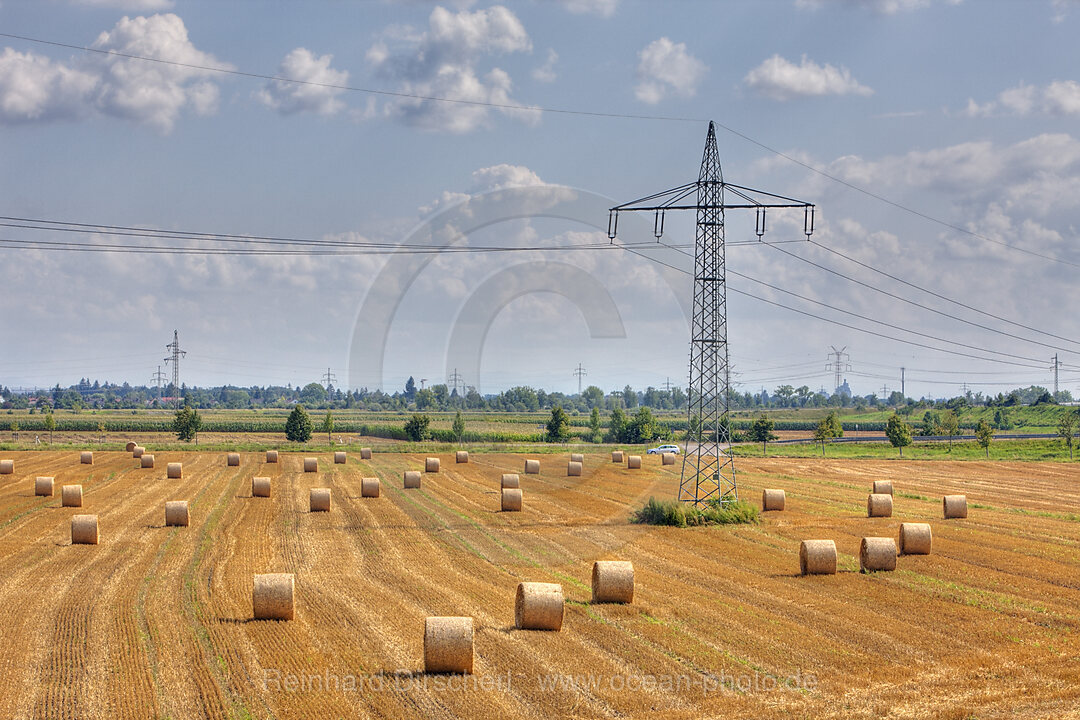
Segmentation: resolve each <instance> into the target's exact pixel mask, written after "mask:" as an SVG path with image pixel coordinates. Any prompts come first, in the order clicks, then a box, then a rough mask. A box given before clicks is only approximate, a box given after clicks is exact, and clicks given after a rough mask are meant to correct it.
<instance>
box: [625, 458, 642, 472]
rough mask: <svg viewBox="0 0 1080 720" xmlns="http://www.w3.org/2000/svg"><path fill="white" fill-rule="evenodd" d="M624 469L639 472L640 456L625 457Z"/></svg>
mask: <svg viewBox="0 0 1080 720" xmlns="http://www.w3.org/2000/svg"><path fill="white" fill-rule="evenodd" d="M626 467H627V468H628V469H630V470H640V469H641V456H640V455H630V456H629V457H627V458H626Z"/></svg>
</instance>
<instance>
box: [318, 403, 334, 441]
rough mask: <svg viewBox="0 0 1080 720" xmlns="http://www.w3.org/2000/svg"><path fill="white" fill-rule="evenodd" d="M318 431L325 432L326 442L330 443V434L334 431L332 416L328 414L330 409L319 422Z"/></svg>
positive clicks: (331, 439)
mask: <svg viewBox="0 0 1080 720" xmlns="http://www.w3.org/2000/svg"><path fill="white" fill-rule="evenodd" d="M319 432H324V433H326V444H327V445H330V444H332V443H333V442H334V440H333V438H331V437H330V434H331V433H332V432H334V416H333V415H332V414H330V411H329V410H327V411H326V415H325V416H324V417H323V419H322V423H320V424H319Z"/></svg>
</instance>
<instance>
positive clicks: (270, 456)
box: [266, 450, 278, 464]
mask: <svg viewBox="0 0 1080 720" xmlns="http://www.w3.org/2000/svg"><path fill="white" fill-rule="evenodd" d="M277 459H278V451H277V450H267V451H266V462H268V463H270V464H273V463H276V462H277Z"/></svg>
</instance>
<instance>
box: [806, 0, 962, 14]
mask: <svg viewBox="0 0 1080 720" xmlns="http://www.w3.org/2000/svg"><path fill="white" fill-rule="evenodd" d="M961 2H963V0H945V4H947V5H959V4H960V3H961ZM830 3H831V4H843V5H855V6H859V7H865V8H869V9H871V10H873V11H874V12H877V13H880V14H881V15H896V14H897V13H901V12H909V11H912V10H921V9H923V8H926V7H930V6H931V5H933V0H795V7H798V8H804V9H810V10H817V9H818V8H821V7H824V6H825V5H828V4H830Z"/></svg>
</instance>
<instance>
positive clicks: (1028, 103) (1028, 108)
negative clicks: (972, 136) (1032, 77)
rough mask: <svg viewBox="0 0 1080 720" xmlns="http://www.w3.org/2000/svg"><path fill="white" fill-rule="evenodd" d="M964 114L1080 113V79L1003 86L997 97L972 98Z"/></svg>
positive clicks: (969, 99)
mask: <svg viewBox="0 0 1080 720" xmlns="http://www.w3.org/2000/svg"><path fill="white" fill-rule="evenodd" d="M964 114H965V115H967V116H968V117H991V116H994V115H1019V116H1027V115H1034V114H1043V115H1080V83H1078V82H1076V81H1075V80H1055V81H1054V82H1052V83H1050V84H1049V85H1047V86H1045V87H1039V86H1036V85H1025V84H1023V83H1021V84H1020V85H1018V86H1016V87H1014V88H1009V89H1007V90H1002V91H1001V92H1000V93H998V96H997V98H996V99H995V100H991V101H990V102H987V103H983V104H982V105H980V104H979V103H977V102H975V100H974V99H973V98H968V104H967V107H966V108H964Z"/></svg>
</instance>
